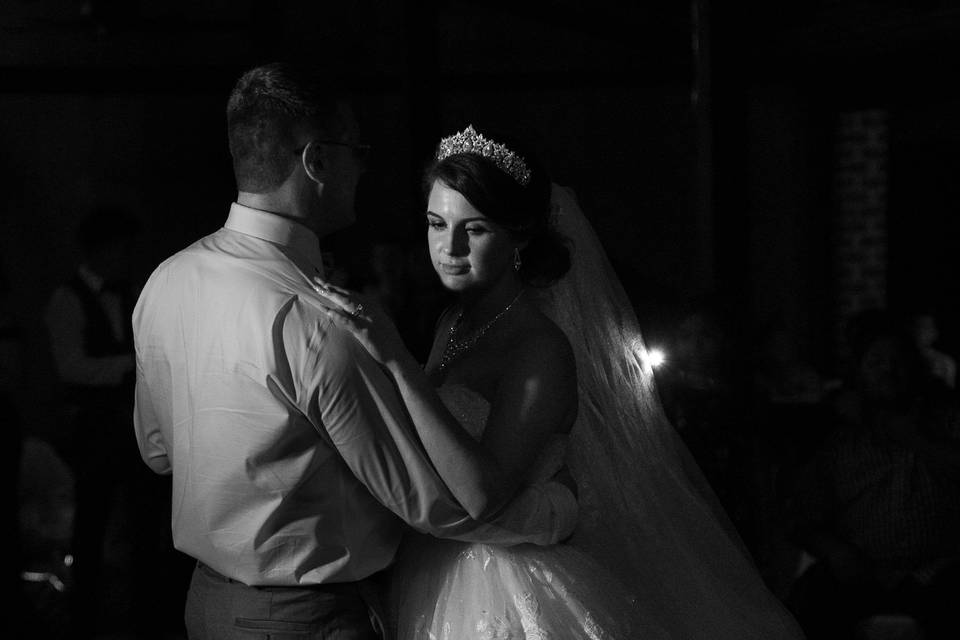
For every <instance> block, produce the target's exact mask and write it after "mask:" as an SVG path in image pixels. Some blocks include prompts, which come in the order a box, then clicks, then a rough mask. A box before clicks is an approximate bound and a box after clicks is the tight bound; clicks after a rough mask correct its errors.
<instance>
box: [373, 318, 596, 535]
mask: <svg viewBox="0 0 960 640" xmlns="http://www.w3.org/2000/svg"><path fill="white" fill-rule="evenodd" d="M405 353H406V352H405ZM384 364H385V365H386V367H387V368H388V370H389V371H390V373H391V374H392V375H393V377H394V380H396V383H397V386H398V387H399V390H400V395H401V396H402V397H403V400H404V404H405V405H406V406H407V410H408V411H409V413H410V417H411V419H412V421H413V424H414V426H415V428H416V430H417V433H418V435H419V436H420V439H421V441H422V442H423V444H424V447H425V448H426V450H427V454H428V455H429V456H430V460H431V461H432V462H433V463H434V465H435V466H436V467H437V471H438V472H439V473H440V476H441V477H442V478H443V479H444V481H445V482H446V483H447V486H449V487H450V490H451V491H452V492H453V493H454V495H455V496H456V497H457V499H458V500H460V502H461V503H462V504H463V505H464V507H465V508H466V509H467V511H468V512H469V513H470V515H471V516H473V517H474V518H478V519H484V518H488V517H490V516H491V514H493V513H495V512H497V511H499V510H500V509H501V508H502V507H503V506H504V505H505V504H506V502H507V501H508V500H509V499H510V498H511V497H512V496H513V495H514V494H515V493H516V491H517V490H518V489H519V488H520V486H521V484H523V482H524V481H525V480H527V479H528V472H529V470H530V468H531V467H532V465H533V463H534V461H535V460H536V458H537V456H538V454H539V453H540V452H541V450H542V449H543V448H544V447H545V446H546V445H547V443H548V441H549V440H550V438H551V436H553V435H554V434H555V433H556V432H557V430H558V425H568V424H569V423H570V416H571V415H572V412H574V411H576V404H575V403H576V398H577V391H576V374H575V370H576V369H575V366H574V364H573V354H572V353H571V351H570V347H569V345H568V344H567V342H566V339H565V338H563V337H562V336H559V339H558V336H556V335H551V334H550V333H542V334H539V335H537V336H533V337H531V339H529V340H526V341H524V343H523V344H522V345H521V346H518V347H517V349H516V351H515V352H514V353H513V354H511V366H510V367H509V368H507V369H506V370H505V371H504V373H503V375H502V377H501V379H500V383H499V384H498V388H497V392H496V395H495V397H494V398H493V402H492V405H491V410H490V415H489V417H488V419H487V425H486V428H485V430H484V434H483V438H482V440H481V441H480V442H477V441H476V440H474V439H473V438H472V437H471V436H470V435H469V434H468V433H467V431H466V430H464V429H463V428H462V427H461V426H460V424H459V422H458V421H457V420H456V418H455V417H454V416H452V415H451V414H450V412H449V411H448V410H447V409H446V407H445V405H444V404H443V403H442V401H441V400H440V398H439V396H438V395H437V392H436V390H435V389H434V388H433V385H432V384H431V383H430V380H429V379H428V378H427V376H426V374H425V373H424V372H423V370H422V369H421V368H420V365H419V364H418V363H417V362H416V361H414V359H413V358H412V357H410V355H409V353H406V355H404V356H401V357H397V358H393V359H389V360H387V361H385V362H384ZM571 403H573V404H571Z"/></svg>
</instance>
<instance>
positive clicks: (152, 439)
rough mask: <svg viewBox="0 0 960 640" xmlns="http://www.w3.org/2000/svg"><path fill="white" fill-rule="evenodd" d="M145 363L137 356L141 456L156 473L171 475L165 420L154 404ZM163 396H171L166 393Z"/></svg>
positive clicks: (135, 413) (137, 426) (135, 410)
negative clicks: (145, 372)
mask: <svg viewBox="0 0 960 640" xmlns="http://www.w3.org/2000/svg"><path fill="white" fill-rule="evenodd" d="M143 367H144V365H143V363H142V362H141V360H140V358H139V357H138V358H137V388H136V394H135V396H134V407H133V427H134V433H135V435H136V437H137V446H138V447H139V448H140V457H141V458H143V461H144V462H145V463H147V466H148V467H150V469H151V470H153V471H154V472H155V473H159V474H162V475H169V474H170V473H172V472H173V468H172V467H171V466H170V456H169V454H168V450H167V442H166V440H165V438H164V436H163V430H162V428H161V426H162V424H163V422H162V420H161V417H160V416H159V415H158V413H157V411H156V408H155V406H154V404H153V398H154V396H153V393H154V391H151V389H150V387H149V386H148V384H147V376H145V375H144V369H143ZM161 397H169V396H168V395H164V396H161Z"/></svg>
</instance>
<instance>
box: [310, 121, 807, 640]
mask: <svg viewBox="0 0 960 640" xmlns="http://www.w3.org/2000/svg"><path fill="white" fill-rule="evenodd" d="M425 185H426V187H427V189H428V190H429V195H428V203H427V212H426V223H427V242H428V245H429V250H430V257H431V260H432V262H433V266H434V269H435V270H436V272H437V275H438V276H439V277H440V280H441V282H442V283H443V285H444V286H445V287H446V288H447V289H449V290H451V291H452V292H454V293H455V294H457V298H458V302H457V303H456V304H455V305H454V306H453V307H451V308H450V309H448V310H447V311H446V312H445V313H444V314H443V315H442V316H441V318H440V320H439V322H438V324H437V331H436V335H435V338H434V342H433V346H432V350H431V353H430V356H429V359H428V362H427V364H426V366H425V367H423V368H421V366H420V365H419V364H418V363H417V362H416V361H415V360H414V358H413V357H412V356H411V355H410V353H409V352H408V351H407V350H406V349H405V348H404V346H403V343H402V340H401V339H400V338H399V336H398V334H397V332H396V329H395V327H394V326H393V325H392V323H391V322H390V321H389V319H388V318H387V316H386V315H385V313H384V312H383V311H382V310H380V309H378V308H377V307H376V305H374V304H373V303H371V302H370V301H369V300H365V299H362V298H361V297H360V296H357V295H356V294H353V293H351V292H348V291H345V290H343V289H340V288H338V287H334V286H332V285H329V284H326V283H323V282H320V283H318V284H319V287H318V291H319V292H320V293H321V294H322V295H324V296H325V297H327V298H328V299H329V300H330V301H331V302H333V303H334V308H333V309H331V310H330V311H329V313H330V314H331V315H333V316H334V318H335V320H336V322H338V323H339V324H341V325H342V326H344V327H345V328H347V329H348V330H350V331H351V332H352V333H353V334H354V335H355V336H356V337H357V338H358V340H359V341H360V342H361V343H362V344H363V345H364V346H365V347H366V348H367V349H368V350H369V351H370V353H371V354H372V355H373V356H374V357H375V358H377V359H378V360H379V361H380V362H381V363H383V365H384V366H385V367H386V368H387V369H388V371H389V372H390V373H391V374H392V376H393V378H394V379H395V381H396V383H397V386H398V388H399V390H400V393H401V395H402V396H403V399H404V402H405V404H406V407H407V409H408V411H409V413H410V416H411V418H412V422H413V424H414V425H415V427H416V429H417V432H418V435H419V436H420V439H421V441H422V442H423V445H424V447H425V448H426V450H427V453H428V454H429V456H430V459H431V461H432V462H433V463H434V465H435V466H436V468H437V470H438V472H439V473H440V475H441V476H442V477H443V479H444V481H445V482H446V483H447V485H448V486H449V487H450V489H451V491H452V492H453V493H454V494H455V495H456V497H457V498H458V500H460V502H461V503H462V504H463V505H464V507H466V509H467V510H468V511H469V512H470V514H471V515H472V516H474V517H475V518H479V519H483V518H487V517H490V516H491V515H493V514H496V513H498V512H499V511H500V510H502V509H503V508H505V506H506V505H507V504H509V499H510V497H511V496H512V495H513V494H514V493H515V492H516V491H517V489H518V488H520V487H521V486H524V485H526V484H529V483H531V482H534V481H537V480H541V479H544V478H547V477H551V476H554V475H555V474H557V473H558V472H560V473H563V471H564V470H565V469H567V468H569V471H570V472H571V473H572V475H573V479H574V481H575V485H576V487H577V489H578V491H579V499H580V520H579V524H578V526H577V529H576V531H575V533H574V535H573V537H572V538H571V540H570V541H569V543H566V544H560V545H555V546H552V547H535V546H533V545H519V546H513V547H507V546H495V545H489V544H476V543H465V542H455V541H446V540H438V539H435V538H431V537H429V536H426V535H413V536H411V539H410V540H408V541H407V543H405V545H404V548H403V549H402V551H401V553H400V558H399V560H398V562H397V567H396V569H395V572H394V578H393V586H392V589H391V598H390V599H391V601H392V602H391V604H392V606H391V609H392V612H393V617H394V619H393V624H394V626H395V633H396V637H397V638H398V639H400V640H408V639H409V640H414V639H416V640H419V639H421V638H427V639H430V640H433V639H436V640H444V639H461V638H491V639H493V638H497V639H500V638H502V639H507V638H531V639H532V638H538V639H545V638H551V639H553V640H566V639H570V640H572V639H579V638H584V639H588V640H597V639H600V638H611V639H614V638H616V639H620V638H631V639H632V638H664V637H669V638H684V639H687V638H693V639H698V638H703V639H707V638H711V639H718V638H720V639H724V638H731V639H733V638H737V639H744V638H756V639H770V638H778V639H779V638H788V639H789V638H800V637H802V635H801V633H800V631H799V629H798V627H797V626H796V624H795V623H794V621H793V620H792V618H791V617H790V615H789V614H788V613H787V612H786V611H785V610H784V609H783V608H782V607H781V606H780V604H779V602H778V601H777V600H776V599H775V598H774V597H773V595H772V594H771V593H769V592H768V591H767V590H766V588H765V586H764V584H763V582H762V580H761V579H760V577H759V574H758V573H757V571H756V569H755V568H754V566H753V564H752V562H751V560H750V558H749V556H748V554H747V552H746V550H745V549H744V548H743V546H742V544H741V543H740V541H739V538H738V537H737V535H736V533H735V531H734V529H733V527H732V525H731V524H730V523H729V521H728V520H727V518H726V516H725V514H724V513H723V511H722V509H721V508H720V507H719V506H718V503H717V501H716V499H715V497H714V496H713V494H712V492H711V491H710V489H709V487H708V486H707V484H706V482H705V481H704V480H703V478H702V476H701V475H700V472H699V470H698V469H697V468H696V465H695V464H694V463H693V462H692V461H691V458H690V456H689V453H688V452H687V451H686V449H685V448H684V447H683V445H682V443H681V442H680V440H679V438H678V437H677V435H676V434H675V433H674V431H673V429H672V428H671V426H670V425H669V423H667V421H666V419H665V418H664V416H663V413H662V410H661V408H660V405H659V401H658V400H657V396H656V391H655V389H654V387H653V378H652V372H651V370H650V368H649V365H647V364H646V363H645V361H644V355H645V350H644V346H643V341H642V339H641V337H640V332H639V329H638V323H637V320H636V318H635V317H634V315H633V312H632V310H631V307H630V305H629V301H628V300H627V299H626V296H625V294H624V292H623V290H622V288H621V286H620V284H619V282H618V281H617V279H616V276H615V275H614V273H613V270H612V269H611V267H610V265H609V263H608V262H607V259H606V256H605V254H604V252H603V249H602V247H601V246H600V244H599V242H598V240H597V238H596V236H595V234H594V233H593V230H592V228H591V227H590V225H589V223H588V222H587V220H586V218H585V217H584V216H583V213H582V212H581V211H580V208H579V206H578V204H577V202H576V199H575V197H574V196H573V194H572V192H570V191H569V190H567V189H564V188H561V187H558V186H556V185H552V184H551V183H550V182H549V180H548V179H547V177H546V174H545V173H544V172H543V171H542V170H541V169H540V168H539V167H538V166H537V165H536V164H534V162H533V158H532V156H530V155H529V154H523V155H521V154H520V151H519V148H518V147H517V146H516V145H513V144H511V146H510V147H508V146H506V145H504V144H502V143H501V142H497V141H493V140H490V139H488V138H485V137H484V136H483V135H481V134H480V133H478V132H477V131H476V130H474V129H473V127H467V129H465V130H464V131H462V132H459V133H457V134H455V135H453V136H450V137H448V138H444V139H443V140H442V141H441V142H440V145H439V147H438V150H437V155H436V158H435V161H434V162H433V163H432V164H431V165H430V167H429V168H428V169H427V172H426V175H425Z"/></svg>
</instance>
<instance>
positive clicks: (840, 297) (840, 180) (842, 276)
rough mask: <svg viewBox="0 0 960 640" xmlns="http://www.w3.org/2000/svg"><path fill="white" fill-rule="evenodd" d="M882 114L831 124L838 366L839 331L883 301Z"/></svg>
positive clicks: (842, 351) (857, 114)
mask: <svg viewBox="0 0 960 640" xmlns="http://www.w3.org/2000/svg"><path fill="white" fill-rule="evenodd" d="M887 122H888V117H887V112H886V111H884V110H881V109H871V110H864V111H853V112H847V113H843V114H841V116H840V119H839V121H838V123H837V131H836V156H835V168H834V178H835V185H834V193H835V203H836V213H835V217H834V228H833V256H834V273H835V274H836V278H835V291H834V296H835V301H836V339H837V352H838V356H839V358H838V361H839V362H845V361H846V357H847V355H848V352H847V348H846V345H845V344H844V341H843V338H842V336H843V327H844V326H845V325H846V322H847V321H848V320H849V318H850V317H851V316H852V315H854V314H855V313H857V312H858V311H861V310H863V309H868V308H873V307H883V306H885V305H886V302H887V157H888V145H887Z"/></svg>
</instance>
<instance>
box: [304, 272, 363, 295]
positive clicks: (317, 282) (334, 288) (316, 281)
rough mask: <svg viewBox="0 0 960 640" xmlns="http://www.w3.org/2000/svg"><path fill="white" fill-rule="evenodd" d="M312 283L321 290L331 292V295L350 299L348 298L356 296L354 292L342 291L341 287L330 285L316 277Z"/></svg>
mask: <svg viewBox="0 0 960 640" xmlns="http://www.w3.org/2000/svg"><path fill="white" fill-rule="evenodd" d="M313 283H314V285H316V286H318V287H320V288H321V289H324V290H325V291H331V292H333V293H337V294H340V295H341V296H347V297H350V296H354V295H356V293H355V292H353V291H350V290H349V289H344V288H343V287H340V286H337V285H335V284H331V283H329V282H327V281H326V280H323V279H322V278H320V277H318V276H314V277H313Z"/></svg>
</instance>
